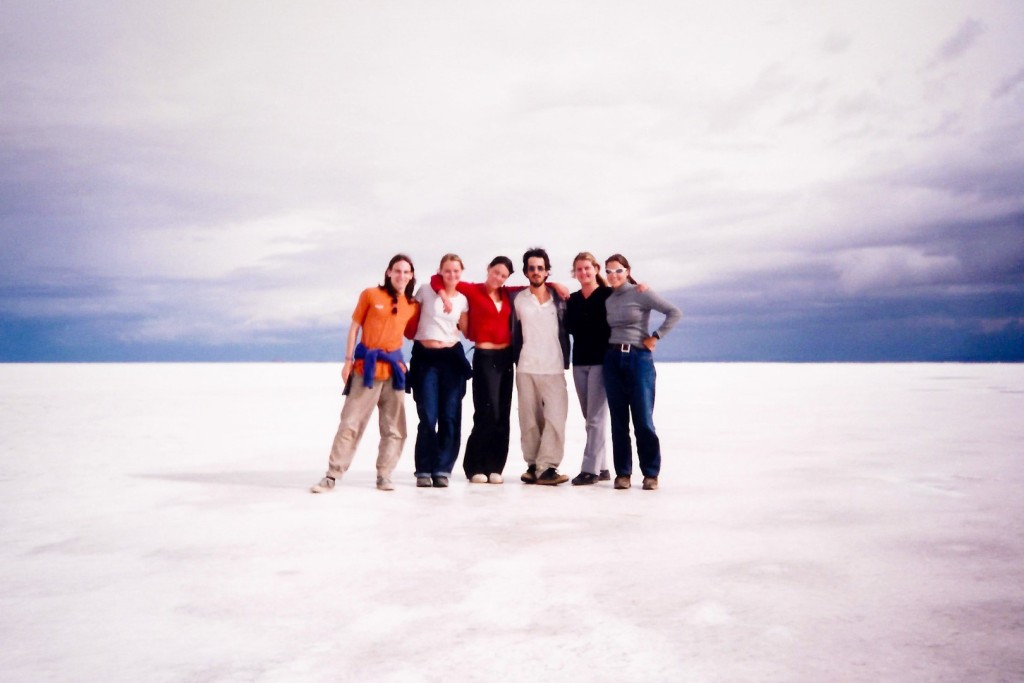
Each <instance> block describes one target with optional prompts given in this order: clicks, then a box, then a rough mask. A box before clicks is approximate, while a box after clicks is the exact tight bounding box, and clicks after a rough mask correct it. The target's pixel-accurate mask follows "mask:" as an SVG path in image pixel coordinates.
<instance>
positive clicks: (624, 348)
mask: <svg viewBox="0 0 1024 683" xmlns="http://www.w3.org/2000/svg"><path fill="white" fill-rule="evenodd" d="M633 349H636V350H637V351H646V350H647V347H646V346H644V345H643V344H609V345H608V350H609V351H618V352H619V353H629V352H630V351H632V350H633Z"/></svg>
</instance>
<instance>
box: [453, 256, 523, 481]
mask: <svg viewBox="0 0 1024 683" xmlns="http://www.w3.org/2000/svg"><path fill="white" fill-rule="evenodd" d="M511 274H512V260H511V259H510V258H508V257H507V256H496V257H495V258H494V259H493V260H492V261H491V263H490V265H488V266H487V279H486V280H484V281H483V282H479V283H469V282H460V283H459V285H458V291H459V292H460V293H461V294H463V295H464V296H465V297H466V299H467V300H468V301H469V329H468V330H467V334H466V337H467V338H468V339H469V340H470V341H472V342H473V343H474V345H475V346H476V350H475V351H474V352H473V429H472V431H471V432H470V434H469V440H468V441H467V442H466V454H465V456H463V458H462V469H463V470H464V471H465V472H466V477H467V478H469V480H470V481H472V482H474V483H480V484H482V483H485V482H490V483H492V484H500V483H501V482H502V477H501V472H502V470H504V469H505V461H506V460H507V459H508V439H509V415H510V413H511V411H512V324H511V315H512V302H511V300H510V299H509V291H508V288H507V287H505V280H507V279H508V277H509V275H511Z"/></svg>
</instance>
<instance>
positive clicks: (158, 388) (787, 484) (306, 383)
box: [0, 364, 1024, 683]
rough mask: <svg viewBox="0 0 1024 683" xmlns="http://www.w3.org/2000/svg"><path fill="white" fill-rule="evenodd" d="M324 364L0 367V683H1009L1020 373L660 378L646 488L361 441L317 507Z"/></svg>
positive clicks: (976, 368) (1020, 515)
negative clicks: (479, 478) (416, 473)
mask: <svg viewBox="0 0 1024 683" xmlns="http://www.w3.org/2000/svg"><path fill="white" fill-rule="evenodd" d="M337 373H338V367H337V366H336V365H330V364H308V365H301V364H266V365H260V364H238V365H231V364H223V365H0V434H2V436H0V538H2V543H0V577H2V580H0V680H2V681H6V682H8V683H15V682H23V681H24V682H29V681H32V682H36V681H105V682H107V683H114V682H118V681H125V682H131V683H138V682H139V681H146V682H147V683H159V682H163V681H166V682H172V681H173V682H180V681H190V682H206V681H209V682H225V681H266V682H277V681H303V682H305V681H313V682H315V681H488V682H491V681H541V680H544V681H563V680H574V681H576V680H578V681H588V682H591V681H609V682H612V681H615V682H619V681H645V682H647V681H729V682H733V681H780V682H781V681H785V682H792V681H808V682H810V681H815V682H817V681H950V682H953V681H956V682H961V681H1020V680H1024V532H1022V524H1021V522H1022V521H1024V486H1022V483H1024V419H1022V417H1021V416H1024V366H1022V365H928V364H922V365H756V364H755V365H746V364H735V365H719V364H697V365H690V364H660V365H659V367H658V404H657V410H656V414H655V420H656V423H657V425H658V429H659V433H660V435H661V439H662V447H663V451H664V467H663V471H662V477H661V480H662V488H661V490H659V491H657V492H653V493H650V492H643V491H640V490H639V487H637V486H635V487H634V488H633V489H631V490H629V491H614V490H612V488H611V486H610V484H607V483H606V484H601V485H599V486H594V487H580V488H573V487H570V486H568V485H564V486H561V487H558V488H557V489H550V488H539V487H526V486H523V485H521V484H520V483H519V482H518V475H519V474H520V472H521V471H522V463H521V460H520V455H519V452H518V449H517V447H516V446H517V443H516V439H517V434H515V433H514V434H513V452H512V454H511V455H510V458H509V464H508V466H507V468H506V470H505V475H506V479H507V483H506V484H504V485H502V486H493V485H469V484H467V483H465V480H464V478H462V477H461V476H457V477H456V478H455V480H454V481H453V486H452V487H451V488H449V489H444V490H437V489H426V490H424V489H416V488H415V485H414V479H413V476H412V439H411V438H410V440H409V442H408V443H407V444H406V448H405V452H404V454H403V459H402V462H401V464H400V465H399V471H398V472H397V473H396V490H395V491H394V492H391V493H382V492H379V491H377V490H375V488H374V486H373V461H374V456H375V448H376V435H375V433H374V431H375V427H376V426H375V425H374V424H371V427H370V430H369V431H368V434H367V437H368V438H367V439H365V440H364V443H363V445H362V446H361V448H360V452H359V453H358V455H357V457H356V460H355V464H354V466H353V469H352V470H351V471H350V472H349V474H348V476H346V477H345V479H344V480H343V481H342V482H341V483H340V485H339V487H338V490H337V491H336V492H334V493H332V494H329V495H321V496H314V495H311V494H309V493H307V489H308V486H309V485H310V484H312V483H314V482H315V481H317V480H318V479H319V477H320V475H321V474H322V472H323V469H324V467H325V463H326V457H327V450H328V447H329V445H330V440H331V438H332V436H333V434H334V429H335V427H336V421H337V413H338V410H339V409H340V406H341V399H340V395H339V394H340V386H339V385H340V381H339V379H338V377H337ZM570 391H571V389H570ZM407 408H408V411H409V415H410V420H409V427H410V434H413V433H414V429H415V412H414V408H413V404H412V401H411V399H410V400H409V401H408V402H407ZM467 408H469V403H468V402H467ZM470 415H471V411H470V412H468V413H467V416H466V421H467V429H466V432H465V434H464V437H465V435H466V434H468V424H469V422H470ZM514 421H515V414H514V412H513V422H514ZM568 432H569V443H568V446H567V454H566V457H565V461H564V464H563V468H562V469H563V470H564V471H565V472H566V473H567V474H570V475H574V474H576V472H577V471H578V469H579V463H580V455H581V450H582V438H583V429H582V420H581V418H580V416H579V414H578V410H577V409H576V407H575V405H574V406H573V412H572V415H571V417H570V424H569V426H568Z"/></svg>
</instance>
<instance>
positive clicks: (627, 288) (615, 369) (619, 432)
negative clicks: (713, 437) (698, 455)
mask: <svg viewBox="0 0 1024 683" xmlns="http://www.w3.org/2000/svg"><path fill="white" fill-rule="evenodd" d="M604 265H605V274H606V275H607V276H608V284H609V285H611V287H612V293H611V296H609V297H608V300H607V301H606V302H605V309H606V311H607V315H608V326H609V327H610V328H611V336H610V337H609V339H608V351H607V353H606V354H605V358H604V384H605V391H606V392H607V394H608V412H609V413H610V415H611V423H612V458H613V460H614V463H615V488H617V489H628V488H629V487H630V485H631V483H630V476H631V474H632V472H633V446H632V442H631V441H630V438H629V421H630V420H629V418H630V413H632V416H633V432H634V433H635V434H636V450H637V457H638V459H639V461H640V471H641V472H642V473H643V475H644V482H643V488H644V490H645V491H653V490H655V489H657V488H658V474H659V473H660V471H661V442H660V441H659V440H658V434H657V432H656V431H655V429H654V384H655V380H656V377H657V373H656V372H655V369H654V356H653V353H652V352H653V351H654V348H655V346H657V344H658V340H659V339H661V338H662V337H664V336H665V335H666V334H668V332H669V331H670V330H671V329H672V328H673V327H675V325H676V323H678V322H679V320H680V319H681V318H682V317H683V314H682V312H681V311H680V310H679V309H678V308H676V307H675V306H673V305H672V304H671V303H669V302H668V301H666V300H665V299H663V298H661V297H660V296H658V295H657V294H655V293H654V292H653V291H651V290H647V291H644V292H640V291H639V290H638V289H637V287H636V281H635V280H633V278H632V276H631V275H630V266H629V261H628V260H627V259H626V257H625V256H623V255H622V254H613V255H612V256H609V257H608V258H607V259H606V260H605V262H604ZM652 310H653V311H658V312H659V313H663V314H664V315H665V320H664V322H662V324H661V326H660V327H659V328H658V329H657V330H655V331H654V332H649V331H648V330H649V329H650V318H651V311H652Z"/></svg>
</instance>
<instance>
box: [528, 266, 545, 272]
mask: <svg viewBox="0 0 1024 683" xmlns="http://www.w3.org/2000/svg"><path fill="white" fill-rule="evenodd" d="M526 270H527V272H529V273H543V272H544V271H545V270H547V268H545V267H544V266H527V267H526Z"/></svg>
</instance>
